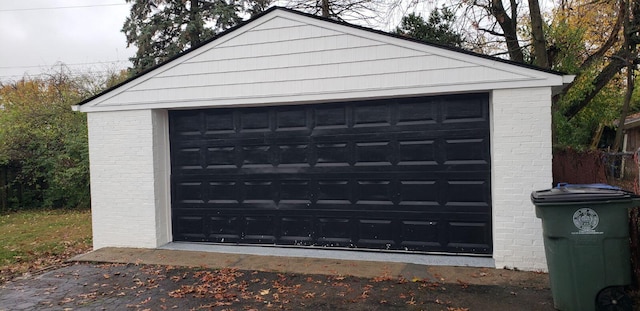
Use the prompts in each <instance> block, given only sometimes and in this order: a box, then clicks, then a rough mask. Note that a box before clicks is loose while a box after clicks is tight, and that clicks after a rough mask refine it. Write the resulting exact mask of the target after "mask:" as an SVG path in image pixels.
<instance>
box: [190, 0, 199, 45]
mask: <svg viewBox="0 0 640 311" xmlns="http://www.w3.org/2000/svg"><path fill="white" fill-rule="evenodd" d="M190 3H191V6H190V8H189V21H188V24H191V26H192V27H188V26H187V28H188V29H189V30H188V31H189V45H190V46H191V47H194V46H198V45H199V44H200V42H201V38H200V36H201V34H202V27H201V26H200V18H199V14H200V12H199V10H200V3H199V0H191V2H190Z"/></svg>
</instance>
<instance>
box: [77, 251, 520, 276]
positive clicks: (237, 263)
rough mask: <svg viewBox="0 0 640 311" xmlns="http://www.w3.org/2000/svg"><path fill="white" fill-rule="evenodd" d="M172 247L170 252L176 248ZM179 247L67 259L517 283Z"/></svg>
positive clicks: (475, 272)
mask: <svg viewBox="0 0 640 311" xmlns="http://www.w3.org/2000/svg"><path fill="white" fill-rule="evenodd" d="M181 244H182V243H181ZM171 247H175V245H174V246H171ZM179 247H180V248H183V249H167V247H165V248H162V249H141V248H114V247H106V248H101V249H97V250H94V251H91V252H89V253H86V254H82V255H78V256H76V257H73V258H71V259H70V261H78V262H108V263H132V264H151V265H172V266H186V267H202V268H209V269H220V268H237V269H240V270H250V271H253V270H255V271H267V272H285V273H296V274H323V275H349V276H355V277H363V278H376V277H392V278H398V277H402V278H405V279H407V280H416V279H421V280H428V281H436V282H445V283H459V282H464V283H467V284H478V285H500V284H508V283H511V282H513V281H517V280H516V279H518V278H519V276H518V273H515V272H516V271H509V270H496V269H492V268H486V267H485V268H480V267H456V266H431V265H422V264H415V263H406V262H389V261H369V260H346V259H336V258H317V257H315V258H314V257H284V256H279V255H278V256H273V255H255V254H246V253H243V254H240V253H226V252H220V251H218V252H215V251H211V248H209V250H208V251H202V250H186V249H185V248H196V249H197V248H201V246H198V245H196V246H193V247H192V246H189V245H182V246H179ZM204 249H206V248H204ZM334 252H335V251H334ZM337 254H340V252H337ZM347 257H348V256H347ZM495 274H500V277H497V278H496V277H491V278H487V277H483V276H486V275H495ZM496 276H497V275H496ZM514 278H515V279H514Z"/></svg>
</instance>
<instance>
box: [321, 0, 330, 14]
mask: <svg viewBox="0 0 640 311" xmlns="http://www.w3.org/2000/svg"><path fill="white" fill-rule="evenodd" d="M329 16H330V14H329V0H322V17H326V18H329Z"/></svg>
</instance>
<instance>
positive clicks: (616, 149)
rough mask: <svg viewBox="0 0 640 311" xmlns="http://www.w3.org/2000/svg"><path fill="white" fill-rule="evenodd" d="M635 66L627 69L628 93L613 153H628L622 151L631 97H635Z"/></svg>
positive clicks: (625, 96)
mask: <svg viewBox="0 0 640 311" xmlns="http://www.w3.org/2000/svg"><path fill="white" fill-rule="evenodd" d="M634 67H635V66H634V65H632V64H629V66H628V67H627V93H626V94H625V95H624V103H623V104H622V111H621V112H620V118H619V119H618V128H617V129H616V139H615V140H614V141H613V152H619V151H626V150H620V147H621V145H622V137H623V134H624V121H625V119H627V113H628V112H629V103H631V96H632V95H633V80H634V79H633V69H634Z"/></svg>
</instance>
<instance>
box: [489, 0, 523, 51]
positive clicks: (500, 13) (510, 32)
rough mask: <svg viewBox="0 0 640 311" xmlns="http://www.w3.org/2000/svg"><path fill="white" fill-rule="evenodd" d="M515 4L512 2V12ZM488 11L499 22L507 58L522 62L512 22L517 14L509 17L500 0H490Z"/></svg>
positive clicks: (520, 49)
mask: <svg viewBox="0 0 640 311" xmlns="http://www.w3.org/2000/svg"><path fill="white" fill-rule="evenodd" d="M515 5H516V4H515V3H513V4H512V8H511V11H512V12H515V7H513V6H515ZM490 13H491V15H493V17H495V18H496V21H498V24H500V28H502V32H504V38H505V40H506V43H507V49H508V52H509V58H510V59H511V60H512V61H515V62H520V63H524V54H522V47H520V42H518V32H517V31H518V29H517V25H516V23H515V22H514V20H517V16H511V17H509V15H508V14H507V12H506V10H505V8H504V6H503V5H502V0H491V8H490Z"/></svg>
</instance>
